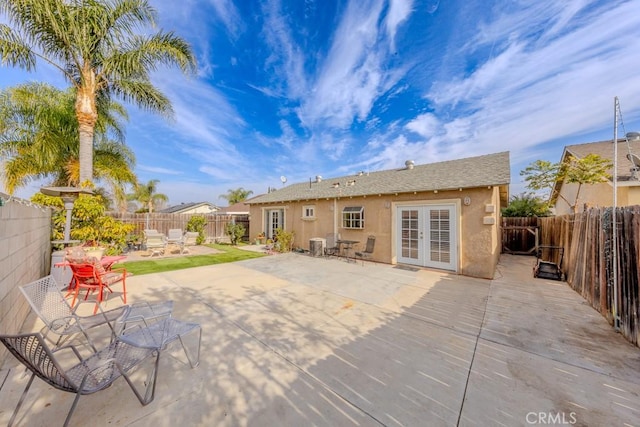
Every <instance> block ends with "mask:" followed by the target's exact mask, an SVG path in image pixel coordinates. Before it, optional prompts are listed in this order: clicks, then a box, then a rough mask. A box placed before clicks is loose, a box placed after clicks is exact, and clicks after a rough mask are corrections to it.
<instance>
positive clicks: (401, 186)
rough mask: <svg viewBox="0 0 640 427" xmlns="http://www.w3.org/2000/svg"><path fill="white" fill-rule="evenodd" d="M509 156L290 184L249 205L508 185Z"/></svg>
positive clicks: (255, 198) (463, 160)
mask: <svg viewBox="0 0 640 427" xmlns="http://www.w3.org/2000/svg"><path fill="white" fill-rule="evenodd" d="M510 179H511V175H510V166H509V152H502V153H497V154H488V155H484V156H478V157H469V158H466V159H458V160H450V161H446V162H438V163H430V164H426V165H415V166H414V167H413V168H412V169H410V168H407V167H403V168H401V169H390V170H384V171H377V172H360V173H358V174H355V175H347V176H341V177H337V178H329V179H322V180H316V181H313V182H310V183H309V182H304V183H298V184H292V185H289V186H287V187H284V188H282V189H279V190H276V191H274V192H271V193H268V194H264V195H262V196H257V197H254V198H253V199H251V200H247V201H246V202H247V203H249V204H260V203H273V202H284V201H293V200H305V199H317V198H334V197H351V196H367V195H372V194H395V193H408V192H414V191H434V190H453V189H459V188H474V187H484V186H490V185H508V184H509V181H510Z"/></svg>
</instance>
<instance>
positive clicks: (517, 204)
mask: <svg viewBox="0 0 640 427" xmlns="http://www.w3.org/2000/svg"><path fill="white" fill-rule="evenodd" d="M549 215H551V211H550V210H549V204H548V203H547V202H545V201H543V200H542V199H541V198H540V197H538V196H536V195H534V194H527V193H522V194H520V195H518V196H513V197H511V200H510V201H509V206H507V207H506V208H504V209H502V216H504V217H530V216H549Z"/></svg>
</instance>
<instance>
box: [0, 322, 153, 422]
mask: <svg viewBox="0 0 640 427" xmlns="http://www.w3.org/2000/svg"><path fill="white" fill-rule="evenodd" d="M0 341H1V342H2V344H4V345H5V347H7V349H9V351H10V352H11V353H12V354H13V355H14V356H15V357H16V358H17V359H18V360H19V361H20V362H21V363H22V364H23V365H25V366H26V367H27V369H29V370H30V371H31V373H32V374H31V378H29V382H28V383H27V386H26V387H25V389H24V391H23V392H22V396H21V397H20V400H19V401H18V405H17V406H16V408H15V410H14V411H13V415H12V416H11V419H10V420H9V427H10V426H12V425H13V422H14V421H15V419H16V416H17V414H18V411H19V410H20V407H21V406H22V403H23V402H24V399H25V397H26V395H27V392H28V391H29V388H30V387H31V384H32V383H33V379H34V378H35V377H36V376H37V377H39V378H40V379H41V380H43V381H44V382H46V383H47V384H49V385H51V386H52V387H54V388H57V389H58V390H62V391H66V392H70V393H75V394H76V397H75V399H74V400H73V404H72V405H71V409H70V410H69V413H68V414H67V418H66V419H65V421H64V425H65V426H67V425H68V424H69V420H70V419H71V415H73V411H74V410H75V409H76V405H77V404H78V400H79V399H80V396H81V395H83V394H93V393H95V392H98V391H100V390H104V389H105V388H107V387H109V386H110V385H111V384H112V383H113V382H114V381H115V380H116V379H118V378H119V377H120V376H123V377H124V379H125V380H126V381H127V383H128V384H129V386H130V387H131V390H133V392H134V393H135V395H136V397H137V398H138V400H139V401H140V403H141V404H142V405H147V404H149V403H150V402H151V401H152V400H153V398H154V397H155V388H156V376H157V373H158V361H159V351H158V349H155V348H143V347H135V346H132V345H129V344H127V343H124V342H122V341H114V342H112V343H111V344H110V345H109V346H107V347H106V348H104V349H102V350H100V351H98V352H97V353H95V354H92V355H91V356H90V357H88V358H86V359H82V357H81V356H80V353H79V352H78V350H77V349H76V348H75V347H74V346H72V345H69V346H64V347H60V348H59V349H57V350H55V351H52V350H51V349H50V348H49V347H48V346H47V343H46V341H45V339H44V338H43V337H42V335H40V334H39V333H31V334H21V335H0ZM64 349H70V350H72V351H73V353H74V354H75V355H76V357H77V358H78V359H79V361H80V362H79V363H78V364H76V365H74V366H72V367H71V368H69V369H66V370H65V369H63V368H62V366H61V365H60V363H59V362H58V361H57V360H56V357H55V356H54V353H57V352H59V351H61V350H64ZM150 357H154V358H155V360H154V363H153V369H152V371H151V372H150V373H149V375H148V377H147V381H146V382H145V384H146V387H145V390H144V396H143V395H141V394H140V392H139V391H138V389H137V388H136V387H135V385H134V384H133V382H132V381H131V379H130V377H129V373H130V372H132V371H133V370H134V368H136V367H138V365H140V364H141V363H142V362H144V361H145V360H147V359H148V358H150ZM51 424H56V422H55V420H51Z"/></svg>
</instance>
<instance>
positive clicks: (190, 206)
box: [158, 202, 219, 214]
mask: <svg viewBox="0 0 640 427" xmlns="http://www.w3.org/2000/svg"><path fill="white" fill-rule="evenodd" d="M201 207H208V208H209V210H210V211H211V212H216V211H218V209H219V208H218V207H217V206H216V205H214V204H213V203H209V202H192V203H181V204H179V205H175V206H170V207H168V208H165V209H162V210H159V211H158V213H178V214H179V213H185V212H189V211H192V210H195V209H198V208H201Z"/></svg>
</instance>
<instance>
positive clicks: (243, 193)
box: [220, 187, 253, 206]
mask: <svg viewBox="0 0 640 427" xmlns="http://www.w3.org/2000/svg"><path fill="white" fill-rule="evenodd" d="M251 194H253V191H251V190H245V189H244V188H242V187H240V188H236V189H235V190H233V189H229V190H228V191H227V194H222V195H220V197H222V198H223V199H226V200H227V201H228V202H229V206H231V205H233V204H236V203H240V202H244V201H245V200H247V197H249V196H250V195H251Z"/></svg>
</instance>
